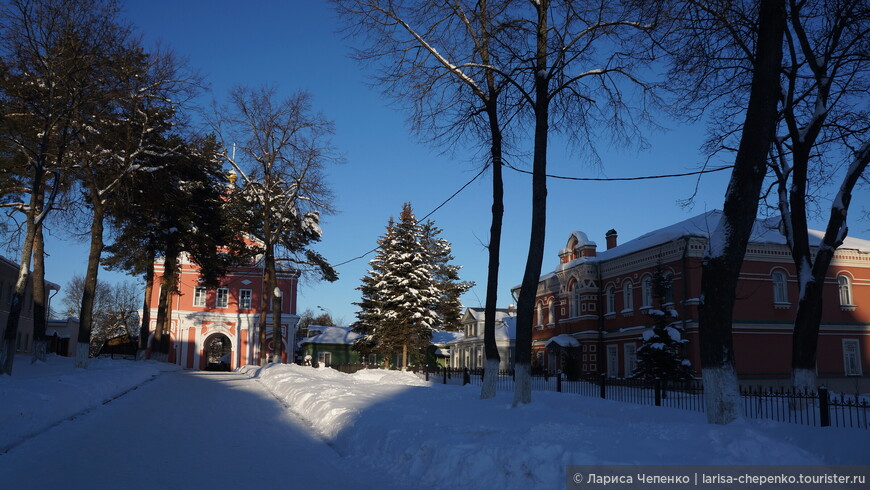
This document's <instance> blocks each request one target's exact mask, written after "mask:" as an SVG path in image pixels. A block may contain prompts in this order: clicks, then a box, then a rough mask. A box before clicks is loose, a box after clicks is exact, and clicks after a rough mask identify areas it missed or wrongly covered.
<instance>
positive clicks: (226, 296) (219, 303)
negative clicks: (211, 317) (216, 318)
mask: <svg viewBox="0 0 870 490" xmlns="http://www.w3.org/2000/svg"><path fill="white" fill-rule="evenodd" d="M221 292H223V301H221ZM229 305H230V289H229V288H218V290H217V294H216V295H215V308H226V307H228V306H229Z"/></svg>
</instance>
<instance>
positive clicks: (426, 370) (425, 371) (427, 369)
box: [423, 364, 429, 381]
mask: <svg viewBox="0 0 870 490" xmlns="http://www.w3.org/2000/svg"><path fill="white" fill-rule="evenodd" d="M423 372H424V373H425V374H426V381H429V365H428V364H427V365H425V366H424V367H423Z"/></svg>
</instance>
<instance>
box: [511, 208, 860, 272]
mask: <svg viewBox="0 0 870 490" xmlns="http://www.w3.org/2000/svg"><path fill="white" fill-rule="evenodd" d="M721 218H722V211H720V210H712V211H708V212H706V213H703V214H699V215H698V216H694V217H692V218H689V219H687V220H683V221H680V222H679V223H674V224H672V225H669V226H665V227H664V228H659V229H658V230H654V231H651V232H649V233H646V234H643V235H641V236H639V237H637V238H635V239H633V240H629V241H627V242H625V243H623V244H621V245H618V246H616V247H614V248H611V249H609V250H603V251H599V252H598V253H597V255H596V256H595V257H580V258H577V259H574V260H571V261H569V262H567V263H565V264H559V265H558V266H557V267H556V269H555V272H560V271H563V270H568V269H571V268H573V267H576V266H577V265H580V264H583V263H590V262H600V261H605V260H611V259H615V258H617V257H622V256H625V255H628V254H632V253H635V252H639V251H641V250H646V249H648V248H652V247H655V246H657V245H662V244H664V243H670V242H674V241H677V240H680V239H683V238H685V237H699V238H706V239H709V240H710V243H709V244H708V247H709V251H710V252H709V253H710V255H711V256H716V254H717V253H721V252H722V250H723V249H724V245H725V243H724V239H725V236H726V235H725V231H726V230H724V229H722V230H717V228H718V227H719V225H720V224H724V223H720V222H721V221H722V220H721ZM779 222H780V218H779V217H773V218H769V219H760V220H756V222H755V226H754V227H753V228H752V234H751V235H750V238H749V241H750V242H752V243H776V244H782V245H785V244H786V239H785V237H784V236H783V235H782V234H781V233H780V232H779ZM807 231H808V233H809V242H810V246H811V247H818V246H820V245H821V244H822V239H823V238H824V236H825V232H824V231H819V230H812V229H811V230H807ZM575 233H578V232H571V236H574V234H575ZM839 249H840V250H843V249H847V250H857V251H859V252H862V253H870V240H862V239H860V238H854V237H846V239H845V240H844V241H843V244H842V245H841V246H840V247H839ZM553 275H554V273H552V272H551V273H547V274H544V275H542V276H541V279H540V280H541V281H545V280H547V279H549V278H550V277H552V276H553ZM517 287H519V286H517ZM517 287H515V288H514V289H516V288H517Z"/></svg>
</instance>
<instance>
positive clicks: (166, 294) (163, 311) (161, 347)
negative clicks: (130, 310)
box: [151, 246, 178, 362]
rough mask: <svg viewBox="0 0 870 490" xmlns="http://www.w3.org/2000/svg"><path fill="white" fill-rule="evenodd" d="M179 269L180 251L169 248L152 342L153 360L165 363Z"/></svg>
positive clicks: (164, 265) (161, 280) (164, 264)
mask: <svg viewBox="0 0 870 490" xmlns="http://www.w3.org/2000/svg"><path fill="white" fill-rule="evenodd" d="M177 269H178V251H177V250H176V248H175V247H173V246H170V247H167V251H166V258H165V260H164V261H163V277H162V278H161V279H160V298H159V299H158V300H157V325H156V326H155V327H154V338H153V340H152V341H151V358H152V359H154V360H157V361H163V362H165V361H166V359H167V358H168V354H169V341H168V339H167V332H168V331H169V325H170V323H171V302H172V291H174V290H175V282H176V278H177V275H176V271H177Z"/></svg>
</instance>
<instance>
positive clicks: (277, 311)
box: [268, 254, 284, 364]
mask: <svg viewBox="0 0 870 490" xmlns="http://www.w3.org/2000/svg"><path fill="white" fill-rule="evenodd" d="M268 267H269V280H270V282H271V284H270V286H269V287H270V289H269V291H270V292H271V294H272V362H274V363H278V364H280V363H282V362H283V361H284V359H283V355H284V334H283V333H282V332H281V306H282V304H283V302H284V301H283V299H284V298H283V297H282V293H283V292H282V291H281V290H280V289H278V271H277V269H276V267H275V256H274V254H273V255H272V263H271V265H270V266H268Z"/></svg>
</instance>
